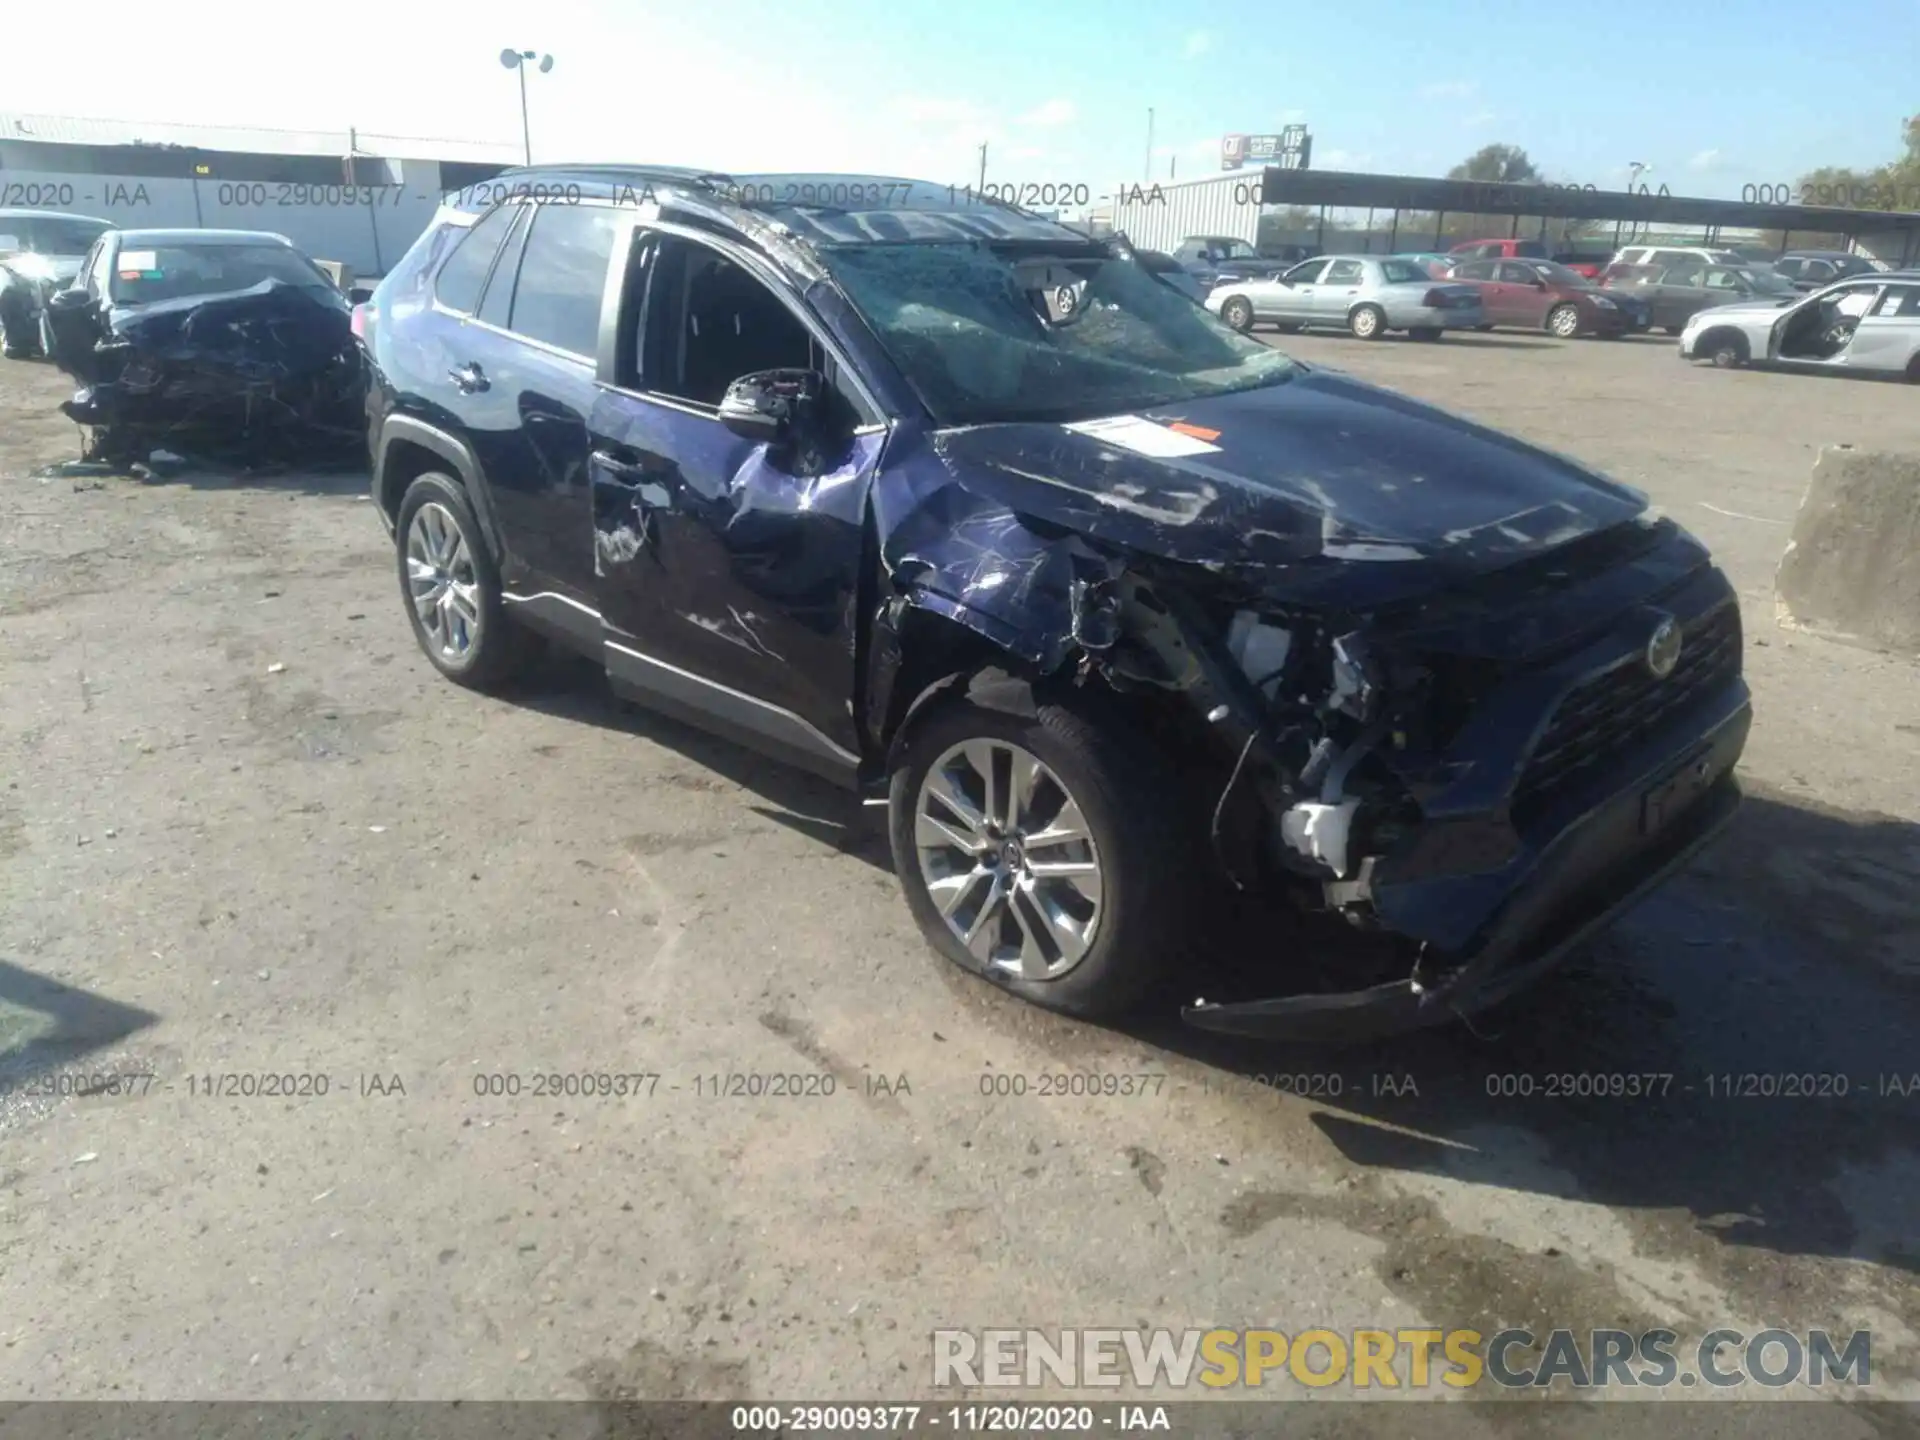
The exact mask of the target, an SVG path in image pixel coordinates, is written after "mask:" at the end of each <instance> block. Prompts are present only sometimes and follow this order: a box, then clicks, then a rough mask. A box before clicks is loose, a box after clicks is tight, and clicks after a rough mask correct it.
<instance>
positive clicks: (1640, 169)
mask: <svg viewBox="0 0 1920 1440" xmlns="http://www.w3.org/2000/svg"><path fill="white" fill-rule="evenodd" d="M1651 169H1653V167H1652V166H1651V165H1649V164H1647V162H1646V161H1644V160H1629V161H1628V162H1627V193H1628V194H1629V195H1631V194H1633V187H1634V186H1635V185H1637V184H1639V182H1640V177H1641V176H1642V175H1644V174H1646V172H1647V171H1649V170H1651ZM1639 234H1640V222H1639V221H1638V220H1636V221H1634V222H1633V230H1632V232H1631V233H1630V234H1628V236H1627V239H1629V240H1633V239H1636V238H1638V237H1639Z"/></svg>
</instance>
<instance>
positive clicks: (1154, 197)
mask: <svg viewBox="0 0 1920 1440" xmlns="http://www.w3.org/2000/svg"><path fill="white" fill-rule="evenodd" d="M1260 182H1261V172H1260V171H1258V170H1244V171H1240V172H1238V173H1235V174H1230V175H1221V176H1217V177H1209V178H1208V179H1205V180H1183V181H1180V182H1179V183H1177V184H1168V183H1165V182H1161V183H1158V184H1150V183H1148V182H1145V181H1143V182H1141V183H1140V184H1139V185H1137V186H1136V185H1127V186H1124V187H1122V188H1121V190H1120V191H1119V192H1118V193H1117V194H1115V196H1114V197H1113V228H1114V229H1115V230H1120V231H1124V232H1125V233H1126V236H1127V239H1128V240H1129V241H1131V242H1132V243H1133V244H1134V245H1135V246H1137V247H1138V248H1140V249H1142V250H1172V249H1173V248H1174V247H1175V246H1177V245H1179V243H1180V242H1181V241H1182V240H1184V239H1186V238H1187V237H1188V236H1189V235H1231V236H1233V237H1235V238H1236V239H1240V240H1244V241H1246V242H1247V243H1248V244H1249V245H1251V244H1253V243H1254V241H1255V240H1256V239H1258V238H1259V231H1260Z"/></svg>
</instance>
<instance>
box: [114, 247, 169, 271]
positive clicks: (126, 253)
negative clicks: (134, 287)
mask: <svg viewBox="0 0 1920 1440" xmlns="http://www.w3.org/2000/svg"><path fill="white" fill-rule="evenodd" d="M119 268H120V273H121V274H122V275H139V274H143V273H144V272H146V271H148V270H158V269H159V268H160V252H159V251H157V250H122V251H121V252H120V267H119Z"/></svg>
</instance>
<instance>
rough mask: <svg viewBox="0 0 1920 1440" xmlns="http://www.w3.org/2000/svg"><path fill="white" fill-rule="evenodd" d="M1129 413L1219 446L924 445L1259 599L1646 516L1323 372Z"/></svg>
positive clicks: (1480, 563)
mask: <svg viewBox="0 0 1920 1440" xmlns="http://www.w3.org/2000/svg"><path fill="white" fill-rule="evenodd" d="M1140 418H1141V419H1142V420H1144V421H1148V422H1157V423H1158V424H1159V425H1160V426H1162V427H1164V426H1166V425H1168V424H1170V423H1171V422H1176V421H1177V422H1181V423H1182V424H1184V425H1186V426H1188V427H1190V429H1191V430H1192V431H1199V432H1202V434H1200V435H1197V436H1194V437H1193V439H1194V440H1196V441H1199V442H1201V443H1209V444H1211V445H1213V446H1216V447H1217V449H1213V450H1210V451H1207V452H1205V453H1199V454H1192V455H1180V456H1173V457H1163V456H1155V455H1150V454H1144V453H1141V451H1142V449H1155V448H1165V447H1164V446H1163V445H1160V444H1158V443H1157V442H1158V439H1159V437H1158V436H1157V435H1156V434H1154V433H1153V432H1145V431H1139V432H1136V436H1137V437H1144V442H1143V441H1142V440H1141V439H1139V438H1136V439H1135V440H1132V441H1130V440H1129V438H1128V436H1127V435H1126V433H1125V432H1124V430H1123V431H1121V432H1119V433H1116V434H1112V435H1108V436H1103V437H1099V438H1096V437H1095V436H1093V435H1088V434H1083V433H1080V432H1078V431H1075V430H1071V429H1068V428H1066V427H1064V426H1060V425H1053V424H1032V423H1021V424H1002V425H981V426H971V427H966V428H962V429H954V430H947V431H942V432H939V433H938V434H937V435H936V436H935V437H934V447H935V449H936V450H937V451H938V453H939V454H940V455H941V457H942V458H943V459H944V460H945V461H946V463H947V465H948V467H949V468H950V469H951V470H952V472H953V474H954V478H955V480H956V482H957V483H958V484H959V485H960V486H961V487H962V488H964V489H967V490H969V491H972V492H974V493H976V494H980V495H983V496H987V497H990V498H992V499H995V500H998V501H1000V502H1001V503H1003V504H1005V505H1007V506H1009V507H1011V508H1012V509H1013V510H1015V511H1016V512H1018V513H1019V514H1021V515H1022V516H1024V517H1026V518H1027V519H1029V520H1030V521H1038V522H1040V523H1043V524H1049V525H1057V526H1060V527H1062V528H1065V529H1069V530H1074V531H1078V532H1080V533H1082V534H1084V535H1086V536H1088V537H1089V538H1091V539H1093V540H1095V541H1100V542H1105V543H1107V544H1110V545H1114V546H1119V547H1122V548H1125V549H1128V550H1132V551H1137V552H1139V553H1141V554H1144V555H1150V556H1156V557H1160V558H1163V559H1167V560H1173V561H1180V562H1189V563H1193V564H1196V565H1200V566H1203V567H1205V568H1208V569H1212V570H1217V571H1223V572H1232V573H1238V574H1239V575H1241V576H1242V577H1243V578H1245V579H1246V580H1248V581H1250V582H1252V583H1254V584H1257V585H1261V586H1263V588H1264V587H1265V586H1268V585H1271V584H1275V583H1278V582H1280V581H1282V580H1290V581H1292V582H1293V583H1295V584H1300V583H1305V584H1308V585H1310V586H1311V587H1312V588H1314V589H1322V588H1327V587H1328V586H1329V585H1330V586H1331V588H1332V589H1335V590H1339V589H1345V588H1348V587H1347V586H1346V585H1344V584H1342V583H1340V581H1339V580H1338V578H1337V577H1334V576H1331V575H1329V573H1328V572H1330V571H1352V570H1355V569H1357V568H1364V570H1366V571H1367V572H1368V574H1367V576H1366V580H1365V582H1364V584H1365V588H1366V589H1367V590H1368V591H1369V592H1370V594H1371V597H1372V598H1373V599H1375V600H1379V599H1384V598H1388V596H1389V595H1390V594H1395V593H1398V594H1412V593H1418V592H1420V591H1424V590H1429V589H1432V588H1434V587H1435V586H1436V585H1438V584H1444V583H1447V582H1448V581H1450V580H1455V579H1460V578H1464V577H1467V576H1470V575H1475V574H1481V573H1485V572H1487V571H1490V570H1496V569H1500V568H1503V567H1505V566H1508V565H1511V564H1514V563H1517V562H1519V561H1521V560H1525V559H1528V558H1531V557H1534V556H1537V555H1540V554H1542V553H1545V552H1547V551H1549V550H1553V549H1556V548H1558V547H1560V546H1562V545H1566V544H1568V543H1570V542H1572V541H1574V540H1578V539H1580V538H1581V537H1583V536H1586V535H1591V534H1593V533H1595V532H1597V531H1600V530H1604V529H1609V528H1611V527H1613V526H1615V525H1619V524H1622V523H1625V522H1627V521H1630V520H1631V519H1633V518H1634V517H1635V516H1637V515H1639V514H1640V513H1641V512H1642V511H1643V510H1644V509H1645V508H1646V497H1645V496H1644V495H1643V494H1641V493H1640V492H1639V491H1636V490H1634V489H1632V488H1631V487H1628V486H1625V485H1621V484H1619V483H1617V482H1615V481H1612V480H1609V479H1607V478H1606V477H1604V476H1602V475H1600V474H1598V473H1597V472H1595V471H1592V470H1589V469H1587V468H1586V467H1585V466H1583V465H1581V464H1579V463H1578V462H1576V461H1574V460H1571V459H1568V458H1566V457H1564V456H1559V455H1555V454H1552V453H1550V452H1548V451H1544V450H1540V449H1537V448H1535V447H1533V446H1530V445H1527V444H1524V443H1522V442H1521V441H1518V440H1515V439H1513V438H1512V437H1510V436H1507V435H1503V434H1501V433H1500V432H1498V431H1496V430H1491V429H1488V428H1487V427H1485V426H1483V425H1479V424H1476V423H1475V422H1473V421H1471V420H1468V419H1466V418H1464V417H1463V416H1459V415H1454V414H1452V413H1450V412H1448V411H1445V410H1441V409H1439V408H1437V407H1435V406H1431V405H1426V404H1422V403H1421V402H1419V401H1416V400H1412V399H1409V398H1407V397H1406V396H1404V395H1399V394H1396V393H1394V392H1392V391H1390V390H1385V389H1382V388H1380V387H1378V386H1375V385H1370V384H1367V383H1365V382H1364V381H1360V380H1356V379H1354V378H1352V377H1351V376H1347V375H1343V374H1339V373H1337V372H1334V371H1328V370H1319V369H1305V368H1303V370H1302V371H1301V373H1299V374H1298V375H1296V376H1295V378H1294V379H1292V380H1290V381H1288V382H1285V383H1283V384H1278V385H1273V386H1269V387H1266V388H1263V389H1259V390H1250V391H1245V392H1241V393H1239V394H1234V395H1225V396H1218V397H1215V398H1213V399H1208V400H1201V401H1194V402H1190V403H1186V404H1181V405H1177V406H1167V407H1163V408H1161V409H1156V410H1152V411H1147V412H1143V414H1142V416H1141V417H1140ZM1205 432H1217V435H1215V436H1214V437H1213V438H1211V439H1210V440H1208V439H1207V438H1206V435H1205ZM1168 433H1169V434H1170V435H1172V436H1173V443H1175V444H1179V443H1182V440H1183V438H1184V437H1182V436H1181V435H1180V434H1179V432H1168Z"/></svg>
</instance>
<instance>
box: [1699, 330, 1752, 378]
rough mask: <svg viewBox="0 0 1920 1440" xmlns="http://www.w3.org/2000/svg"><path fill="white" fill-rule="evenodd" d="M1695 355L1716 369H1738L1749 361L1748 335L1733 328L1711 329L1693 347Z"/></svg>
mask: <svg viewBox="0 0 1920 1440" xmlns="http://www.w3.org/2000/svg"><path fill="white" fill-rule="evenodd" d="M1693 356H1694V359H1696V360H1705V361H1707V362H1708V363H1709V364H1711V365H1712V366H1713V368H1714V369H1716V370H1737V369H1738V368H1739V367H1740V366H1742V365H1744V364H1746V363H1747V341H1746V337H1745V336H1743V335H1740V334H1738V333H1737V332H1735V331H1732V330H1714V331H1710V332H1709V333H1707V334H1705V335H1703V336H1701V337H1700V342H1699V344H1697V345H1695V346H1694V347H1693Z"/></svg>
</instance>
